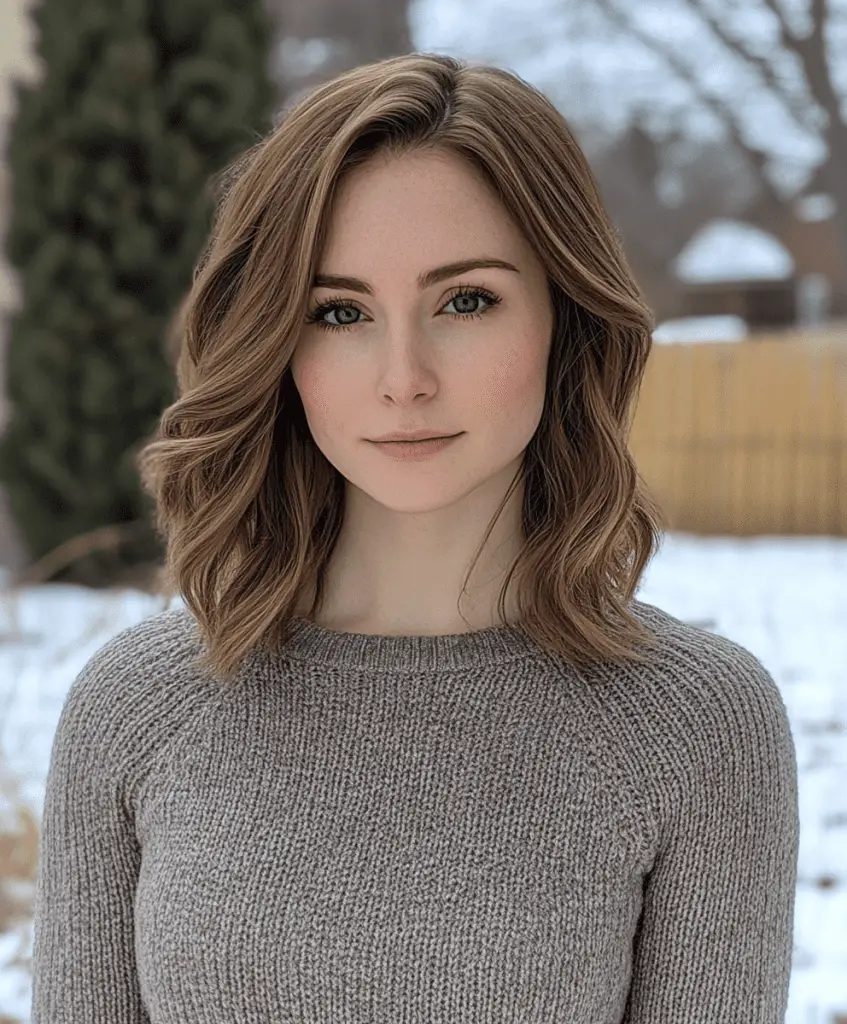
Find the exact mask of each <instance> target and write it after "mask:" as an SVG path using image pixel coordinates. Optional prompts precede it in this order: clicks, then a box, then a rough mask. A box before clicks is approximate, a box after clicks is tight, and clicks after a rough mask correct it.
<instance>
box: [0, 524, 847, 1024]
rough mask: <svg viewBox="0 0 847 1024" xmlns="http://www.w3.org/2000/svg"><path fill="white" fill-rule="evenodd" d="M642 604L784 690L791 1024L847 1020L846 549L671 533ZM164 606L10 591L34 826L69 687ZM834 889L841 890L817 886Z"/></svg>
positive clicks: (8, 675)
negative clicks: (794, 772)
mask: <svg viewBox="0 0 847 1024" xmlns="http://www.w3.org/2000/svg"><path fill="white" fill-rule="evenodd" d="M638 597H639V598H640V599H641V600H644V601H647V602H649V603H650V604H655V605H658V606H659V607H661V608H665V609H667V610H668V611H669V612H671V613H672V614H673V615H676V616H677V617H678V618H681V619H683V620H686V621H691V622H695V623H696V624H698V625H700V626H703V627H705V628H707V629H711V630H713V631H714V632H716V633H720V634H723V635H724V636H727V637H730V638H731V639H733V640H735V641H737V642H738V643H740V644H742V645H743V646H745V647H747V648H748V649H749V650H750V651H752V652H753V653H754V654H755V655H756V656H757V657H759V658H760V659H761V661H762V662H763V663H764V664H765V666H766V667H767V668H768V670H769V671H770V672H771V674H772V675H773V676H774V678H775V679H776V680H777V683H778V684H779V686H780V689H781V692H782V695H783V698H784V700H785V703H786V707H787V709H788V713H789V716H790V719H791V724H792V732H793V735H794V741H795V746H796V749H797V760H798V770H799V788H800V816H801V842H800V859H799V867H798V884H797V901H796V909H795V925H794V942H795V947H794V962H793V971H792V978H791V989H790V994H789V1006H788V1013H787V1016H786V1024H830V1022H831V1020H832V1016H833V1015H834V1013H835V1012H836V1011H840V1012H842V1013H847V927H845V922H847V687H845V685H844V684H845V672H847V540H842V539H836V538H804V537H799V538H794V537H781V538H766V537H756V538H744V539H741V538H726V537H716V538H712V537H697V536H693V535H687V534H679V533H668V534H666V535H665V536H664V538H663V542H662V546H661V549H660V550H659V552H658V554H657V555H656V556H655V557H654V559H653V560H652V562H651V563H650V565H649V566H648V568H647V572H646V573H645V576H644V578H643V580H642V585H641V587H640V589H639V591H638ZM180 603H181V602H180V601H179V600H178V599H177V600H175V601H174V602H172V603H171V605H170V606H171V607H173V606H178V605H179V604H180ZM165 607H168V605H167V604H166V603H165V602H164V601H163V600H161V599H156V598H154V597H151V596H149V595H145V594H141V593H137V592H133V591H111V592H92V591H90V590H87V589H82V588H75V587H70V586H48V587H34V588H31V589H28V590H24V591H22V592H21V593H20V594H19V595H17V596H14V597H13V596H12V595H10V594H9V593H8V592H5V593H4V594H3V601H2V603H0V634H2V639H3V643H2V645H0V742H2V743H3V745H4V749H5V753H6V756H7V759H8V762H9V764H10V766H11V767H12V768H13V769H14V770H15V771H16V772H18V773H20V775H21V776H22V778H23V780H24V785H23V786H22V799H23V800H24V801H25V802H26V804H27V805H28V806H29V807H30V808H31V809H32V811H33V813H34V814H36V815H37V816H39V817H40V814H41V808H42V806H43V799H44V780H45V778H46V772H47V768H48V765H49V757H50V747H51V743H52V738H53V734H54V731H55V728H56V725H57V723H58V717H59V713H60V711H61V706H62V701H63V699H64V696H65V694H66V693H67V689H68V687H69V686H70V683H71V682H72V680H73V678H74V677H75V675H76V674H77V672H79V670H80V669H81V668H82V666H83V665H84V664H85V662H86V661H87V660H88V658H89V657H90V656H91V655H92V654H93V653H94V651H95V650H96V649H97V648H98V647H100V646H101V645H102V644H103V643H105V641H106V640H107V639H108V638H109V637H110V636H113V635H114V634H115V633H116V632H118V631H119V630H120V629H123V628H124V627H125V626H129V625H132V624H133V623H135V622H139V621H140V620H141V619H143V618H146V617H147V616H148V615H152V614H155V613H156V612H158V611H160V610H162V609H163V608H165ZM0 812H2V807H0ZM0 823H2V822H1V821H0ZM827 878H831V879H834V880H835V884H833V885H831V886H829V887H822V886H821V884H820V880H821V879H824V880H826V879H827ZM30 941H31V928H28V929H27V934H26V935H24V936H20V935H18V936H14V935H7V936H5V937H3V938H2V939H0V1018H3V1017H4V1015H5V1016H7V1017H10V1018H13V1019H20V1020H22V1021H26V1019H27V1016H28V1013H29V999H30V981H29V977H28V975H27V974H26V973H25V972H24V971H23V970H22V969H13V968H11V967H8V966H6V963H7V961H8V960H9V959H10V958H11V956H12V954H13V952H14V951H15V947H16V946H17V945H19V944H21V943H26V942H30ZM27 948H31V947H27Z"/></svg>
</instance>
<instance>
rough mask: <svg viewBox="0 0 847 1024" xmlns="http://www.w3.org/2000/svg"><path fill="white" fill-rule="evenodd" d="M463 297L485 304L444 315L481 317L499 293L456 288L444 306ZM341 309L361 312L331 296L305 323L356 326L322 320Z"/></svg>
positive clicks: (337, 328) (328, 327) (336, 327)
mask: <svg viewBox="0 0 847 1024" xmlns="http://www.w3.org/2000/svg"><path fill="white" fill-rule="evenodd" d="M464 298H474V299H479V298H481V299H483V301H484V302H485V303H486V306H485V308H484V309H483V310H482V311H481V312H480V311H478V310H470V309H469V310H463V311H460V312H458V313H447V314H445V315H446V316H449V317H452V318H453V319H454V320H468V319H469V318H470V317H475V318H476V319H482V317H483V316H484V315H485V314H486V313H487V312H489V310H491V309H493V308H494V306H496V305H497V304H498V303H499V302H500V296H499V295H495V294H494V293H493V292H490V291H488V290H487V289H485V288H458V289H456V291H455V292H453V294H452V295H451V296H450V298H449V299H448V300H447V302H446V303H445V306H449V305H450V303H451V302H454V301H455V300H456V299H464ZM342 310H352V311H353V312H356V313H361V312H362V311H361V310H360V309H359V307H358V306H357V305H356V304H355V303H353V302H350V301H349V300H348V299H342V298H331V299H328V300H327V301H326V302H324V303H322V304H321V305H320V306H317V307H316V308H315V309H313V310H312V311H311V312H310V313H309V315H308V316H307V317H306V323H307V324H315V325H316V326H318V327H320V328H322V329H323V330H326V331H347V330H349V329H350V328H351V327H356V326H357V322H356V321H354V320H351V321H349V322H348V323H342V324H333V323H329V322H328V321H327V320H324V317H325V316H326V315H327V314H328V313H335V312H339V311H342ZM359 323H361V321H359Z"/></svg>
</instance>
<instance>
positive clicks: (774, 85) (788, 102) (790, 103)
mask: <svg viewBox="0 0 847 1024" xmlns="http://www.w3.org/2000/svg"><path fill="white" fill-rule="evenodd" d="M815 2H818V0H815ZM824 2H825V0H824ZM764 3H765V5H766V6H767V7H768V8H770V10H772V11H773V12H774V14H775V15H776V17H777V19H778V21H779V33H780V39H781V41H782V45H783V46H784V47H785V49H787V50H792V51H793V52H795V53H797V52H798V51H797V46H798V43H801V42H802V41H800V40H798V39H797V38H796V36H794V35H793V34H792V33H791V31H790V29H789V26H788V24H787V22H786V20H785V17H784V15H783V14H782V11H780V9H779V5H778V3H777V0H764ZM688 6H689V8H691V9H693V10H695V11H696V12H697V15H698V16H699V17H701V18H702V19H703V20H704V21H705V22H706V24H707V25H708V26H709V28H710V29H711V30H712V32H713V33H714V34H715V35H716V36H717V37H718V39H720V41H721V42H722V43H723V45H724V46H725V47H726V48H727V49H728V50H729V51H730V52H731V53H734V54H735V55H736V56H737V57H740V58H741V59H742V60H744V61H746V63H748V64H750V65H752V66H753V67H754V68H755V69H756V71H758V72H759V74H760V75H761V76H762V81H763V82H764V83H765V85H766V86H767V87H768V88H769V89H770V90H771V91H772V92H774V93H776V94H777V96H779V98H780V99H781V100H782V102H783V103H784V104H785V108H786V110H787V111H788V113H789V114H790V115H791V116H792V118H794V121H795V123H796V124H797V125H798V126H799V127H800V128H802V129H804V131H813V132H816V131H817V130H818V129H817V126H816V125H815V124H813V123H812V121H811V119H810V117H809V107H808V105H807V104H806V103H805V102H804V101H803V100H802V98H801V97H798V96H794V95H793V94H792V93H791V92H789V91H788V90H787V89H786V88H785V86H784V85H783V84H782V82H781V81H780V80H779V78H778V77H777V74H776V72H775V71H774V69H773V66H772V65H771V63H770V61H768V60H767V59H766V58H765V57H762V56H761V55H760V54H757V53H753V52H752V50H750V49H749V48H748V47H747V45H746V44H745V43H744V42H743V41H742V40H741V39H736V38H735V36H731V35H730V34H729V32H727V30H726V27H725V25H724V24H723V23H722V22H721V20H720V18H719V17H718V16H717V15H716V14H713V13H711V12H710V11H707V10H705V8H704V6H703V4H702V3H700V2H699V0H688ZM801 59H802V58H801ZM804 70H805V64H804ZM807 77H808V75H807Z"/></svg>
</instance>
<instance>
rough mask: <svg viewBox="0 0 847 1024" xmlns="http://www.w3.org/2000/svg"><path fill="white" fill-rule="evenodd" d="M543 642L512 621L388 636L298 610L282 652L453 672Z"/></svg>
mask: <svg viewBox="0 0 847 1024" xmlns="http://www.w3.org/2000/svg"><path fill="white" fill-rule="evenodd" d="M539 652H540V648H539V646H538V645H537V644H536V643H535V642H534V641H533V640H532V639H531V638H530V637H529V635H528V634H527V633H525V632H524V631H523V630H521V629H519V628H518V627H515V626H511V625H499V626H489V627H488V628H486V629H479V630H474V631H473V632H470V633H451V634H444V635H437V636H435V635H432V636H431V635H424V636H389V635H380V634H370V633H347V632H340V631H337V630H334V629H329V628H327V627H326V626H322V625H319V624H318V623H316V622H313V621H311V620H310V619H304V618H300V617H299V616H295V617H294V618H293V619H292V620H291V635H290V637H289V640H288V641H287V642H286V644H285V649H284V653H285V654H286V655H287V656H289V657H291V658H294V659H296V660H300V661H308V662H310V663H311V664H312V665H315V666H317V665H323V666H333V667H335V668H340V669H347V670H350V669H353V670H355V669H362V670H365V671H378V672H408V671H416V670H417V671H425V672H439V671H444V672H450V671H457V670H461V669H468V668H480V667H484V666H486V665H499V664H502V663H504V662H509V661H514V660H515V659H517V658H525V657H527V656H529V655H536V656H537V655H538V654H539Z"/></svg>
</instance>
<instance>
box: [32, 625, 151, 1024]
mask: <svg viewBox="0 0 847 1024" xmlns="http://www.w3.org/2000/svg"><path fill="white" fill-rule="evenodd" d="M117 650H119V647H118V646H116V645H115V644H114V643H111V644H108V645H106V646H105V647H104V648H101V650H100V651H98V652H97V653H96V654H95V655H94V656H93V657H92V659H91V660H90V661H89V662H88V663H87V664H86V665H85V667H84V668H83V670H82V671H81V673H80V674H79V675H78V676H77V678H76V679H75V680H74V682H73V683H72V685H71V687H70V690H69V691H68V694H67V697H66V698H65V703H64V705H63V708H62V711H61V714H60V717H59V722H58V726H57V730H56V733H55V736H54V739H53V745H52V751H51V756H50V766H49V770H48V775H47V783H46V790H45V798H44V807H43V813H42V824H41V836H40V841H39V858H38V869H37V877H36V898H35V918H34V938H33V960H32V964H33V971H32V973H33V984H32V1008H31V1024H107V1022H108V1024H148V1021H149V1017H148V1015H147V1013H146V1011H145V1009H144V1005H143V1003H142V999H141V993H140V990H139V984H138V980H137V974H136V964H135V953H134V938H133V934H134V932H133V900H134V893H135V886H136V881H137V879H138V872H139V866H140V860H141V857H140V850H139V845H138V842H137V839H136V834H135V829H134V823H133V820H132V817H131V814H130V813H129V809H128V801H127V799H126V797H127V786H126V779H125V777H124V776H125V775H126V771H125V770H124V769H122V768H121V766H122V765H130V764H131V763H132V760H131V758H127V757H126V756H122V751H121V747H124V748H125V747H126V744H127V738H128V735H129V732H128V729H127V721H126V719H127V714H126V713H127V702H128V698H127V696H126V694H127V692H128V690H129V687H128V685H127V683H126V678H125V677H126V674H127V673H126V672H125V671H124V672H123V676H124V678H121V675H122V669H123V666H122V664H121V662H120V661H119V659H118V657H117V656H116V653H115V652H116V651H117ZM107 683H108V684H109V685H108V686H107V685H106V684H107ZM125 685H126V686H127V689H126V690H124V691H122V689H121V688H122V687H123V686H125Z"/></svg>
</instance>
